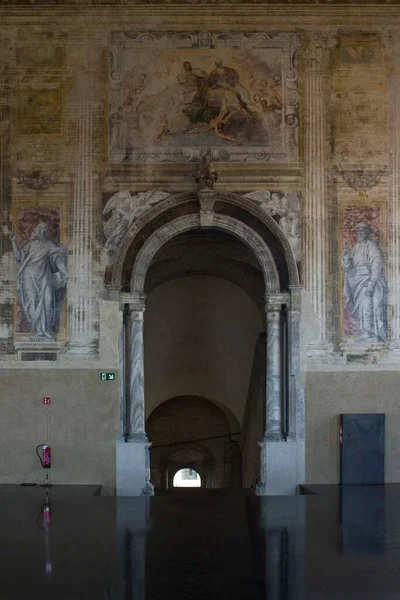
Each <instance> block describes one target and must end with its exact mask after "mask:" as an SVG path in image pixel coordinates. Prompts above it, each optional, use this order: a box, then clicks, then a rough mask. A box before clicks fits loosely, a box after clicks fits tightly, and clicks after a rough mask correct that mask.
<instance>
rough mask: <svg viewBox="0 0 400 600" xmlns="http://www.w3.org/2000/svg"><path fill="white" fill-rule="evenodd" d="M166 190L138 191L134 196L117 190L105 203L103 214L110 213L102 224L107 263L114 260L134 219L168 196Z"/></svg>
mask: <svg viewBox="0 0 400 600" xmlns="http://www.w3.org/2000/svg"><path fill="white" fill-rule="evenodd" d="M168 196H170V194H168V193H166V192H157V191H147V192H139V193H138V194H135V195H134V196H132V195H131V193H130V192H128V191H123V192H117V193H116V194H114V195H113V196H111V198H110V199H109V200H108V202H107V203H106V205H105V207H104V209H103V215H104V216H107V215H110V213H111V216H110V218H109V219H108V221H106V222H105V223H104V225H103V231H104V235H105V236H106V243H105V245H104V247H105V250H106V252H107V258H108V265H109V266H111V265H112V264H113V263H114V260H115V253H116V251H117V248H118V246H119V244H120V242H121V240H122V238H123V237H124V235H125V233H126V232H127V231H128V229H129V228H130V227H131V225H132V224H133V223H134V221H135V220H136V219H137V218H138V217H139V216H140V215H141V214H142V213H144V212H145V211H146V210H148V209H149V208H150V207H152V206H154V204H157V202H160V200H163V199H164V198H168Z"/></svg>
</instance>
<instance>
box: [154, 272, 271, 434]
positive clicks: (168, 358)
mask: <svg viewBox="0 0 400 600" xmlns="http://www.w3.org/2000/svg"><path fill="white" fill-rule="evenodd" d="M144 323H145V328H144V348H145V399H146V400H145V403H146V415H147V416H148V415H149V414H150V412H151V411H152V410H153V409H154V408H155V407H156V406H157V405H158V404H160V403H161V402H163V401H164V400H167V399H168V398H171V397H173V396H179V395H181V394H194V395H199V396H203V397H206V398H207V397H208V398H210V399H215V400H218V401H219V402H221V403H223V404H224V405H225V406H227V407H228V408H230V409H231V410H232V412H233V413H234V415H235V416H236V417H237V418H238V420H239V422H240V423H241V422H242V418H243V412H244V407H245V402H246V397H247V392H248V386H249V380H250V371H251V366H252V361H253V355H254V349H255V344H256V340H257V336H258V334H259V333H260V332H261V331H262V330H263V323H262V319H261V316H260V313H259V312H258V310H257V307H256V305H255V304H254V302H253V300H252V299H251V298H250V296H248V295H247V294H246V293H245V292H244V291H243V290H242V289H241V288H239V287H237V286H236V285H234V284H233V283H230V282H228V281H226V280H224V279H217V278H214V277H206V276H193V277H186V278H183V279H176V280H174V281H170V282H168V283H166V284H164V285H162V286H160V287H159V288H157V289H155V290H154V291H153V292H151V294H149V296H148V297H147V299H146V312H145V320H144Z"/></svg>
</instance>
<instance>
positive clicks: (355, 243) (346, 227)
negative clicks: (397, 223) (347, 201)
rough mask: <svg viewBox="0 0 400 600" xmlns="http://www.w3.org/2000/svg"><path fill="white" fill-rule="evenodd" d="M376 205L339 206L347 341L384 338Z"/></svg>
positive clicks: (379, 226)
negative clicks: (340, 211) (340, 207)
mask: <svg viewBox="0 0 400 600" xmlns="http://www.w3.org/2000/svg"><path fill="white" fill-rule="evenodd" d="M381 231H382V215H381V209H380V207H379V206H345V207H343V209H342V262H341V268H342V274H343V296H342V316H343V318H342V327H343V333H344V335H345V336H346V337H347V339H348V341H354V342H369V341H376V342H386V340H387V337H388V326H387V303H388V288H387V283H386V277H385V256H384V253H383V251H382V247H381Z"/></svg>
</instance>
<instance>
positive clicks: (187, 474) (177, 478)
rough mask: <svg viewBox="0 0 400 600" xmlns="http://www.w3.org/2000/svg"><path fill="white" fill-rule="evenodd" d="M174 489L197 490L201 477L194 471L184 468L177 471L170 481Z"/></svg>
mask: <svg viewBox="0 0 400 600" xmlns="http://www.w3.org/2000/svg"><path fill="white" fill-rule="evenodd" d="M172 487H174V488H197V487H201V477H200V475H199V473H198V472H197V471H195V469H191V468H190V467H184V468H183V469H179V471H177V472H176V473H175V475H174V478H173V480H172Z"/></svg>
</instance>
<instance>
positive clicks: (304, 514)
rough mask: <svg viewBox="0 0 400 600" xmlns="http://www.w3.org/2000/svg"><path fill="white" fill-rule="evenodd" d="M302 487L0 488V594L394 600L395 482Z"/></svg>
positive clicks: (29, 598)
mask: <svg viewBox="0 0 400 600" xmlns="http://www.w3.org/2000/svg"><path fill="white" fill-rule="evenodd" d="M307 491H308V492H316V493H314V494H312V493H309V494H307V495H303V496H296V497H269V498H258V497H255V496H251V495H244V494H243V495H240V494H237V493H236V494H228V493H217V492H216V493H210V494H207V493H205V491H203V490H182V491H180V492H179V493H173V494H170V495H159V496H156V497H154V498H151V499H146V498H121V499H116V498H114V497H104V496H101V495H100V490H99V489H97V488H96V487H93V486H55V487H53V488H51V489H50V497H49V499H48V503H50V504H51V515H49V513H48V512H46V511H47V506H46V490H45V489H44V488H43V487H39V486H36V487H20V486H7V485H3V486H0V509H1V510H0V597H1V599H2V600H5V599H7V600H14V599H15V600H19V599H24V600H48V599H49V600H50V599H51V600H64V599H68V600H91V599H95V598H96V600H103V599H118V600H156V599H160V600H183V599H185V600H186V599H187V600H197V599H204V600H205V599H208V598H211V599H213V598H218V599H228V598H229V599H231V600H236V599H243V600H246V599H254V600H258V599H264V600H350V599H351V600H380V599H382V600H399V599H400V508H399V507H400V486H398V485H387V486H385V488H383V487H380V486H375V487H374V486H372V487H357V486H354V487H353V486H345V487H343V488H342V489H341V488H340V487H339V486H310V488H309V489H308V490H307ZM48 503H47V504H48ZM50 516H51V518H50Z"/></svg>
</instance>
